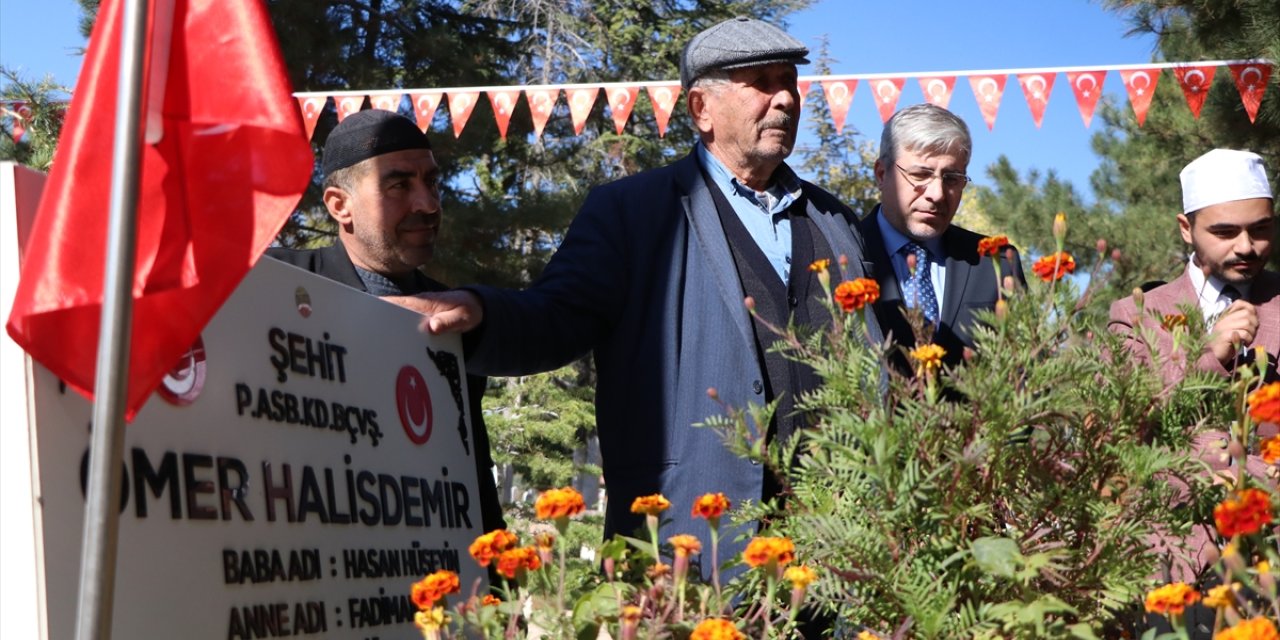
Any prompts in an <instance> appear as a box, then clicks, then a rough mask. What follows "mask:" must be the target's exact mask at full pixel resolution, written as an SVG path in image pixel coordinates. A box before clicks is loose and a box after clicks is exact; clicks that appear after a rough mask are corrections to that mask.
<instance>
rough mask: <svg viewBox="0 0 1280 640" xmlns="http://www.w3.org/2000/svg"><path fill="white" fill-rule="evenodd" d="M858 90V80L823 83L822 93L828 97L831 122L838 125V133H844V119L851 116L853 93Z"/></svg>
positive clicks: (827, 81)
mask: <svg viewBox="0 0 1280 640" xmlns="http://www.w3.org/2000/svg"><path fill="white" fill-rule="evenodd" d="M857 90H858V81H857V80H826V81H824V82H823V83H822V92H823V93H824V94H826V96H827V107H828V108H829V109H831V121H832V122H834V123H835V125H836V133H841V132H843V131H844V119H845V116H847V115H849V105H851V104H853V92H854V91H857Z"/></svg>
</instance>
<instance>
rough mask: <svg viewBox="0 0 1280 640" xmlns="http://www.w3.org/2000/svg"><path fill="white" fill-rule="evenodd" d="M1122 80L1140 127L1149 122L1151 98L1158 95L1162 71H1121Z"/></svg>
mask: <svg viewBox="0 0 1280 640" xmlns="http://www.w3.org/2000/svg"><path fill="white" fill-rule="evenodd" d="M1120 79H1121V80H1124V89H1125V91H1127V92H1129V104H1130V105H1131V106H1132V107H1133V115H1135V116H1137V117H1138V126H1139V127H1141V126H1142V123H1144V122H1146V121H1147V109H1148V108H1150V107H1151V98H1153V97H1155V95H1156V83H1158V82H1160V69H1159V68H1158V67H1157V68H1152V69H1134V70H1132V71H1121V72H1120Z"/></svg>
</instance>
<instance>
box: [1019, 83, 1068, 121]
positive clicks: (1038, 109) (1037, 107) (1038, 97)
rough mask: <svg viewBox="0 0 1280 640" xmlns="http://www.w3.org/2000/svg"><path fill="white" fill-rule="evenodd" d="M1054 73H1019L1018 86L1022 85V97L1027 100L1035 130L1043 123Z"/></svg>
mask: <svg viewBox="0 0 1280 640" xmlns="http://www.w3.org/2000/svg"><path fill="white" fill-rule="evenodd" d="M1057 75H1058V74H1056V73H1020V74H1018V84H1020V85H1022V95H1024V96H1026V98H1027V106H1028V107H1031V119H1032V120H1034V121H1035V123H1036V128H1037V129H1039V128H1040V123H1041V122H1044V108H1045V107H1046V106H1048V104H1049V94H1050V93H1053V80H1054V78H1056V77H1057Z"/></svg>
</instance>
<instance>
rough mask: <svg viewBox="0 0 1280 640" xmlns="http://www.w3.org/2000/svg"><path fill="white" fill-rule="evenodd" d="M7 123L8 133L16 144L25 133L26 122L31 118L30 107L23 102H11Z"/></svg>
mask: <svg viewBox="0 0 1280 640" xmlns="http://www.w3.org/2000/svg"><path fill="white" fill-rule="evenodd" d="M10 107H11V108H10V109H8V110H7V111H8V112H9V121H10V133H11V134H13V141H14V142H17V141H19V140H21V139H22V134H24V133H26V132H27V120H29V119H30V118H31V105H29V104H27V103H26V102H23V101H18V102H13V103H11V104H10Z"/></svg>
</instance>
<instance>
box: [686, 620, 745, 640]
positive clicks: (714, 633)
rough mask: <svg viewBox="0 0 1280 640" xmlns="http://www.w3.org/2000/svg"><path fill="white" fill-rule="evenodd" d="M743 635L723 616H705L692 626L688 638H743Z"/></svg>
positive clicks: (739, 639)
mask: <svg viewBox="0 0 1280 640" xmlns="http://www.w3.org/2000/svg"><path fill="white" fill-rule="evenodd" d="M744 638H746V636H745V635H743V634H742V632H741V631H738V628H737V627H735V626H733V623H732V622H729V621H728V620H725V619H723V618H707V619H706V620H703V621H702V622H699V623H698V626H696V627H694V628H693V634H692V635H690V636H689V640H744Z"/></svg>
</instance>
